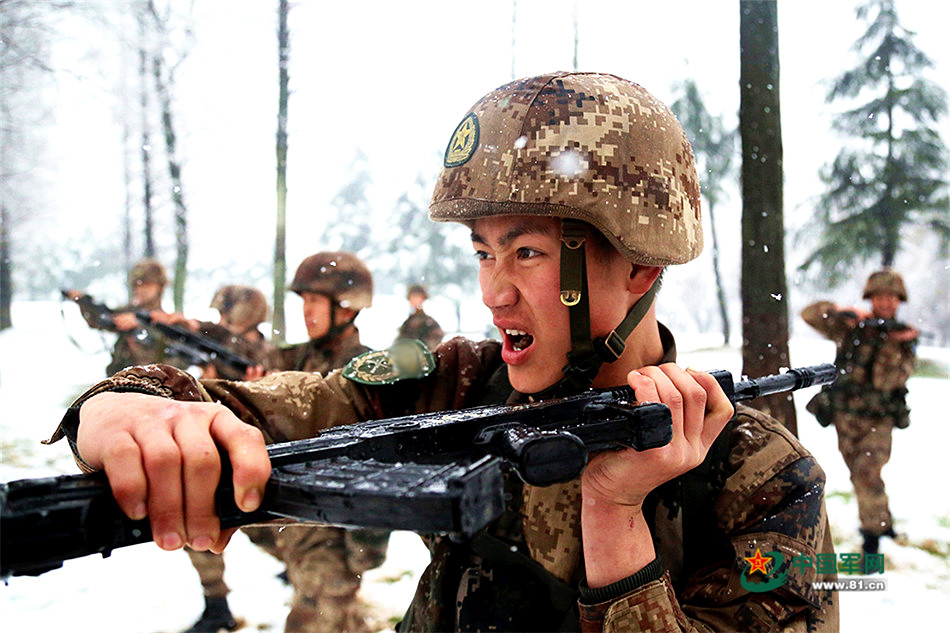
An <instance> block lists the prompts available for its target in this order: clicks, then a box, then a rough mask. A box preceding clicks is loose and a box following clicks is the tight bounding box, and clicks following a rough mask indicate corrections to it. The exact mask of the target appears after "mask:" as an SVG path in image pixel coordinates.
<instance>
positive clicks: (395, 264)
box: [381, 172, 477, 330]
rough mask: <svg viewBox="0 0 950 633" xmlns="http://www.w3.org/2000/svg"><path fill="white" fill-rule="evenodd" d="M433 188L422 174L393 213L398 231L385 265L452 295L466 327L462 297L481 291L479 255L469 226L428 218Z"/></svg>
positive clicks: (435, 291) (437, 291)
mask: <svg viewBox="0 0 950 633" xmlns="http://www.w3.org/2000/svg"><path fill="white" fill-rule="evenodd" d="M433 173H434V172H433ZM432 188H433V183H432V181H431V180H430V179H427V178H423V177H422V176H421V175H420V176H417V177H416V180H415V182H414V183H413V185H412V187H411V188H410V189H409V190H407V191H406V192H404V193H403V194H402V195H401V196H399V199H398V200H397V201H396V206H395V209H394V210H393V213H392V218H393V223H394V224H395V226H394V230H393V231H392V232H393V233H394V234H395V235H397V236H398V237H397V238H396V239H394V240H392V241H391V242H390V243H389V246H388V259H389V261H385V262H381V263H383V265H382V266H381V268H383V269H385V270H399V271H400V273H401V275H402V278H400V279H398V280H396V281H398V282H402V283H405V284H406V285H407V286H408V285H409V284H413V283H421V284H425V285H426V286H428V289H429V293H430V294H432V295H433V296H436V295H438V296H441V297H445V298H447V299H449V300H450V301H452V302H453V303H454V305H455V312H456V319H457V321H458V324H457V329H459V330H461V327H462V326H461V306H462V298H463V297H466V296H472V294H473V293H477V285H476V283H475V278H476V276H475V274H474V271H475V259H474V257H473V251H472V249H471V242H470V241H469V237H468V233H467V231H465V230H464V229H462V228H460V227H459V226H458V225H457V224H455V223H454V222H432V221H430V220H429V216H428V212H427V207H428V204H429V197H430V195H431V193H432Z"/></svg>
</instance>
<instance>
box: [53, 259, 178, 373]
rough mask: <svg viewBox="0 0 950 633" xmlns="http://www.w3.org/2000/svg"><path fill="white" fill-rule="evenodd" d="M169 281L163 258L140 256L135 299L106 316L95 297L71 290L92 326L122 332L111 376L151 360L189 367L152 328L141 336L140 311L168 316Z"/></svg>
mask: <svg viewBox="0 0 950 633" xmlns="http://www.w3.org/2000/svg"><path fill="white" fill-rule="evenodd" d="M167 284H168V276H167V275H166V274H165V267H164V266H162V264H161V262H159V261H158V260H156V259H151V258H144V259H141V260H139V261H138V262H136V263H135V265H134V266H133V267H132V270H131V271H130V272H129V286H130V287H131V289H132V302H131V303H130V304H129V305H126V306H122V307H120V308H117V309H115V310H113V311H112V312H113V313H112V315H111V316H106V315H104V314H103V313H102V312H101V311H100V310H97V309H96V307H95V306H94V305H93V302H92V299H91V298H90V297H89V296H88V295H86V294H84V293H83V292H81V291H79V290H70V291H68V294H69V297H70V299H72V300H73V301H75V302H76V303H77V304H78V305H79V310H80V311H81V312H82V316H83V318H84V319H85V320H86V323H88V324H89V327H93V328H96V329H99V330H106V331H108V332H115V333H117V334H118V337H117V338H116V341H115V346H114V347H113V348H112V361H111V362H110V363H109V365H108V366H107V367H106V375H108V376H111V375H112V374H114V373H115V372H117V371H119V370H120V369H122V368H124V367H130V366H132V365H147V364H149V363H167V364H170V365H174V366H177V367H182V368H184V367H187V363H186V362H185V361H183V360H181V359H178V358H175V357H174V356H170V355H169V354H167V353H166V350H165V343H164V339H163V338H162V337H161V336H160V335H158V334H156V333H155V332H149V336H148V337H146V338H144V339H143V338H141V337H140V336H139V334H140V332H141V330H142V326H141V325H140V324H139V322H138V319H136V318H135V313H136V311H139V310H144V311H146V312H150V313H152V316H153V317H159V318H161V317H162V316H164V315H165V312H164V310H162V294H163V293H164V292H165V286H166V285H167ZM158 313H161V314H158Z"/></svg>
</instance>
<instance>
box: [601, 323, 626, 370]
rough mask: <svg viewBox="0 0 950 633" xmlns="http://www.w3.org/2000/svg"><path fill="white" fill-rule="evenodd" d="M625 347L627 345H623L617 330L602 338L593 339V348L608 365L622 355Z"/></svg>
mask: <svg viewBox="0 0 950 633" xmlns="http://www.w3.org/2000/svg"><path fill="white" fill-rule="evenodd" d="M626 347H627V344H626V343H624V340H623V339H622V338H621V337H620V335H619V334H617V330H611V332H610V334H608V335H607V336H606V337H604V338H596V339H594V348H595V349H596V350H597V353H598V354H599V355H600V357H601V358H603V359H604V360H605V361H607V362H608V363H612V362H614V361H615V360H617V359H619V358H620V357H621V356H622V355H623V351H624V349H626Z"/></svg>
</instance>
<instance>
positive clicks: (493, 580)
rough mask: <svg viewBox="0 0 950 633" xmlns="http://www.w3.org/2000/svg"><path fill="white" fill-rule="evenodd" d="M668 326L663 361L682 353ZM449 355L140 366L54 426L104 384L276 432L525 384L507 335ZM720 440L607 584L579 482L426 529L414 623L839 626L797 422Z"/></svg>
mask: <svg viewBox="0 0 950 633" xmlns="http://www.w3.org/2000/svg"><path fill="white" fill-rule="evenodd" d="M664 331H665V330H664ZM666 334H667V336H666V341H665V342H666V349H667V354H666V358H665V359H664V360H673V357H674V356H675V347H674V345H673V342H672V337H670V336H668V332H666ZM435 356H436V364H435V369H434V370H433V371H432V373H430V374H429V375H427V376H425V377H423V378H419V379H412V380H405V381H398V382H396V383H395V384H386V385H379V386H367V385H364V384H359V383H356V382H353V381H350V380H348V379H347V378H345V377H344V375H343V373H342V372H339V371H337V372H333V373H331V374H329V375H327V376H322V375H320V374H314V373H300V372H287V373H281V374H274V375H270V376H266V377H264V378H262V379H260V380H257V381H254V382H250V383H237V382H227V381H201V382H198V381H196V380H194V379H193V378H192V377H191V376H189V375H187V374H186V373H185V372H180V371H176V370H174V369H172V368H168V367H161V366H150V367H137V368H133V369H129V370H127V371H124V372H121V373H120V374H118V375H116V376H114V377H113V378H111V379H109V380H106V381H104V382H103V383H100V384H99V385H97V386H95V387H93V388H92V389H91V390H90V391H89V392H87V394H85V395H84V396H83V397H82V398H80V400H79V401H77V403H76V404H75V405H74V406H73V407H72V408H71V409H70V411H69V412H68V413H67V415H66V418H64V421H63V424H61V426H60V428H59V429H57V431H56V434H55V435H54V437H53V438H52V439H53V440H56V439H59V438H60V437H62V436H63V435H64V434H66V432H67V429H68V430H69V431H68V432H69V433H70V434H71V433H73V432H74V428H75V424H76V422H77V419H78V415H77V413H78V409H77V407H78V406H81V403H82V402H83V401H84V400H85V399H86V398H88V397H91V396H92V395H94V394H96V393H99V392H101V391H137V392H143V393H151V394H155V395H158V396H162V397H166V398H175V399H178V400H189V401H217V402H221V403H223V404H224V405H225V406H227V407H229V408H230V409H231V410H232V411H234V412H235V414H236V415H237V416H238V417H240V418H241V419H243V420H244V421H246V422H247V423H249V424H253V425H255V426H257V427H258V428H260V429H261V431H262V432H263V433H264V435H265V437H266V439H267V440H268V441H270V442H276V441H286V440H292V439H298V438H306V437H311V436H313V435H315V434H316V433H318V432H319V431H320V430H321V429H323V428H327V427H332V426H337V425H341V424H351V423H354V422H359V421H363V420H372V419H377V418H382V417H390V416H397V415H404V414H407V413H413V412H428V411H441V410H451V409H459V408H464V407H470V406H477V405H480V404H486V403H488V402H499V401H502V400H504V399H505V397H506V396H507V395H508V394H510V393H511V387H510V385H509V384H508V382H507V374H506V371H505V368H504V364H503V363H502V361H501V346H500V344H499V343H498V342H497V341H483V342H480V343H476V342H473V341H469V340H466V339H462V338H456V339H452V340H451V341H448V342H446V343H444V344H443V345H441V346H440V347H439V348H438V350H437V352H436V355H435ZM515 395H517V394H515ZM727 428H730V427H727ZM717 444H718V446H719V448H718V449H717V448H715V446H714V449H713V450H711V451H710V455H711V457H710V459H709V460H708V461H709V462H710V464H711V465H712V467H710V468H707V469H706V470H705V471H704V472H701V473H700V476H698V477H692V478H691V477H690V473H687V474H686V475H683V476H682V477H680V478H677V479H675V480H673V481H671V482H669V483H668V484H665V485H664V486H663V487H662V489H660V490H657V491H655V494H653V495H651V498H649V503H648V505H649V507H650V508H652V510H651V511H650V512H648V513H647V517H648V521H649V522H650V523H651V524H652V532H653V534H654V540H655V542H656V551H657V553H658V560H657V561H654V563H652V564H651V565H650V566H649V569H645V570H643V571H641V572H638V574H636V575H635V576H632V577H630V578H627V579H625V580H623V581H621V582H619V583H615V584H614V585H611V586H608V587H604V588H599V589H595V590H590V589H587V588H586V583H584V582H583V579H584V565H583V561H582V560H581V559H582V556H581V552H582V545H581V539H580V520H579V519H580V505H579V503H580V484H579V480H575V481H571V482H568V483H565V484H560V485H556V486H550V487H546V488H538V487H533V486H529V485H525V484H522V483H521V482H520V481H518V480H516V479H515V478H512V479H509V480H508V482H507V487H508V493H509V494H508V495H506V498H507V499H509V503H508V510H507V511H506V512H505V514H503V516H502V517H500V518H499V519H498V520H496V521H495V522H494V523H493V524H492V525H491V526H489V527H488V528H486V529H485V530H484V531H483V532H482V533H480V534H479V535H478V536H476V537H475V539H473V540H472V542H471V543H464V544H456V543H452V542H451V541H449V540H448V539H445V538H429V539H426V540H427V542H428V544H429V546H430V551H431V553H432V562H431V564H430V565H429V568H428V569H427V570H426V572H425V574H424V577H423V578H422V579H421V580H420V583H419V586H418V589H417V593H416V596H415V598H414V600H413V602H412V605H411V606H410V608H409V611H408V612H407V614H406V618H405V620H404V621H403V623H402V625H401V626H400V628H399V630H400V631H451V630H507V631H513V630H523V631H551V630H583V631H607V632H614V631H650V632H654V631H655V632H660V631H663V632H668V631H737V630H738V631H767V630H778V629H782V630H784V631H801V632H805V631H833V630H837V625H838V612H837V598H836V594H834V593H831V592H823V591H817V590H815V589H813V587H812V585H811V582H812V581H814V580H816V572H815V568H814V567H810V568H806V569H805V570H804V571H803V572H799V571H798V570H797V569H793V568H791V567H790V564H791V561H792V560H793V559H794V558H795V557H797V556H804V557H808V558H809V559H810V560H816V556H815V555H816V554H817V553H833V552H834V550H833V546H832V541H831V534H830V532H829V529H828V523H827V517H826V514H825V504H824V496H823V488H824V473H823V472H822V470H821V468H820V467H819V466H818V464H817V463H816V462H815V459H814V458H813V457H812V456H811V455H810V454H809V453H808V452H807V451H806V450H805V449H804V448H802V446H801V445H800V444H799V443H798V441H797V440H796V439H795V438H794V437H793V436H792V435H791V434H789V433H788V432H787V431H786V430H785V429H784V428H783V427H782V426H780V425H779V424H778V423H776V422H775V421H774V420H772V419H770V418H768V417H766V416H765V415H763V414H761V413H758V412H756V411H753V410H752V409H749V408H745V407H740V408H739V412H738V415H737V417H736V418H735V420H734V422H732V423H731V429H730V431H729V432H728V433H726V432H724V434H723V436H722V437H721V438H720V441H718V442H717ZM704 466H705V465H704ZM700 468H701V469H702V468H703V467H700ZM691 472H692V471H691ZM499 545H501V547H499ZM757 551H762V552H763V553H768V552H773V553H774V552H779V553H781V554H782V557H783V559H784V563H783V566H782V569H781V570H778V569H776V570H774V571H773V573H778V572H779V571H782V572H788V573H787V581H786V582H784V584H782V586H780V587H778V588H776V589H774V590H770V591H766V592H752V591H749V590H748V589H746V588H745V587H744V585H743V582H742V576H743V574H744V573H745V571H746V569H748V567H749V565H748V563H747V562H746V560H745V559H746V557H752V556H754V555H755V554H756V552H757ZM765 555H769V554H765ZM823 579H824V580H833V578H827V577H823Z"/></svg>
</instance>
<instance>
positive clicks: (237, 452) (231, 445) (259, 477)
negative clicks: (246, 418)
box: [211, 407, 271, 512]
mask: <svg viewBox="0 0 950 633" xmlns="http://www.w3.org/2000/svg"><path fill="white" fill-rule="evenodd" d="M211 435H212V437H214V440H215V442H217V443H218V445H219V446H221V447H222V448H223V449H224V450H225V451H226V452H227V455H228V459H230V460H231V470H232V473H233V474H232V477H233V479H232V481H233V483H234V502H235V503H236V504H237V506H238V507H239V508H240V509H241V510H243V511H244V512H251V511H253V510H256V509H257V508H258V507H259V506H260V505H261V500H263V498H264V487H265V485H266V484H267V479H268V477H270V469H271V466H270V457H269V456H268V455H267V445H266V444H265V442H264V436H263V435H262V434H261V432H260V431H259V430H258V429H256V428H254V427H252V426H250V425H248V424H245V423H244V422H241V421H240V420H239V419H238V418H237V417H236V416H235V415H234V414H233V413H231V412H230V411H228V410H227V409H225V408H224V407H220V408H219V409H218V411H217V412H216V413H215V416H214V419H213V420H212V422H211Z"/></svg>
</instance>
